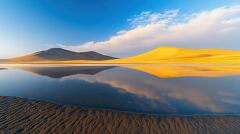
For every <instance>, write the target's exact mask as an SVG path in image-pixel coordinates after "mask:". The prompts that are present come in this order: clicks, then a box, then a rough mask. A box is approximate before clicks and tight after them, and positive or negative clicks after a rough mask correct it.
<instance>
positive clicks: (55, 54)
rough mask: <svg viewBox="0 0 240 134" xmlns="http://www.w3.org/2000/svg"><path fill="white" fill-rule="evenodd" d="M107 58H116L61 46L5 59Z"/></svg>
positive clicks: (32, 60)
mask: <svg viewBox="0 0 240 134" xmlns="http://www.w3.org/2000/svg"><path fill="white" fill-rule="evenodd" d="M109 59H116V58H114V57H111V56H106V55H102V54H100V53H97V52H94V51H89V52H72V51H69V50H65V49H62V48H51V49H48V50H46V51H40V52H36V53H33V54H30V55H25V56H21V57H16V58H11V59H6V60H7V61H10V62H36V61H66V60H109Z"/></svg>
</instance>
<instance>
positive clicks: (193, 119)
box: [0, 97, 240, 134]
mask: <svg viewBox="0 0 240 134" xmlns="http://www.w3.org/2000/svg"><path fill="white" fill-rule="evenodd" d="M0 133H24V134H25V133H36V134H38V133H48V134H49V133H57V134H60V133H76V134H77V133H82V134H85V133H88V134H89V133H90V134H91V133H96V134H112V133H113V134H118V133H119V134H129V133H132V134H139V133H143V134H146V133H153V134H156V133H168V134H178V133H179V134H194V133H202V134H208V133H209V134H221V133H222V134H230V133H233V134H234V133H236V134H237V133H240V116H200V115H199V116H156V115H146V114H137V113H125V112H113V111H110V110H94V109H83V108H79V107H75V106H61V105H56V104H52V103H48V102H45V101H33V100H27V99H21V98H15V97H0Z"/></svg>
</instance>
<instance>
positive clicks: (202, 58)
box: [106, 46, 240, 64]
mask: <svg viewBox="0 0 240 134" xmlns="http://www.w3.org/2000/svg"><path fill="white" fill-rule="evenodd" d="M106 62H111V63H164V64H179V63H180V64H195V63H199V64H206V63H218V64H225V63H232V64H235V63H238V64H239V63H240V51H237V50H226V49H215V48H208V49H190V48H176V47H168V46H163V47H159V48H156V49H154V50H151V51H148V52H146V53H143V54H140V55H137V56H133V57H129V58H122V59H116V60H109V61H106Z"/></svg>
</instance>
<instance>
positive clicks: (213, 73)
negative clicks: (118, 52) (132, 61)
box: [127, 65, 240, 78]
mask: <svg viewBox="0 0 240 134" xmlns="http://www.w3.org/2000/svg"><path fill="white" fill-rule="evenodd" d="M127 67H128V68H131V69H135V70H139V71H142V72H146V73H149V74H151V75H154V76H157V77H160V78H174V77H191V76H195V77H221V76H232V75H240V66H233V65H232V66H226V65H225V66H223V65H221V66H209V65H202V66H160V65H151V66H149V65H130V66H127Z"/></svg>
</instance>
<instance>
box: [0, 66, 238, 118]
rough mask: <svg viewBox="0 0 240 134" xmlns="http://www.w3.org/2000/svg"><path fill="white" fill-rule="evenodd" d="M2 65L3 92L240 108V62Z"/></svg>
mask: <svg viewBox="0 0 240 134" xmlns="http://www.w3.org/2000/svg"><path fill="white" fill-rule="evenodd" d="M1 68H2V69H0V96H16V97H22V98H28V99H36V100H45V101H49V102H53V103H57V104H65V105H77V106H82V107H90V108H102V109H112V110H119V111H129V112H140V113H149V114H163V115H167V114H173V115H193V114H240V66H180V65H179V66H160V65H125V66H94V65H87V66H76V65H75V66H74V65H71V66H70V65H69V66H59V65H56V66H55V65H44V66H36V65H35V66H29V65H26V66H3V67H1ZM4 68H5V69H4Z"/></svg>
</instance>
